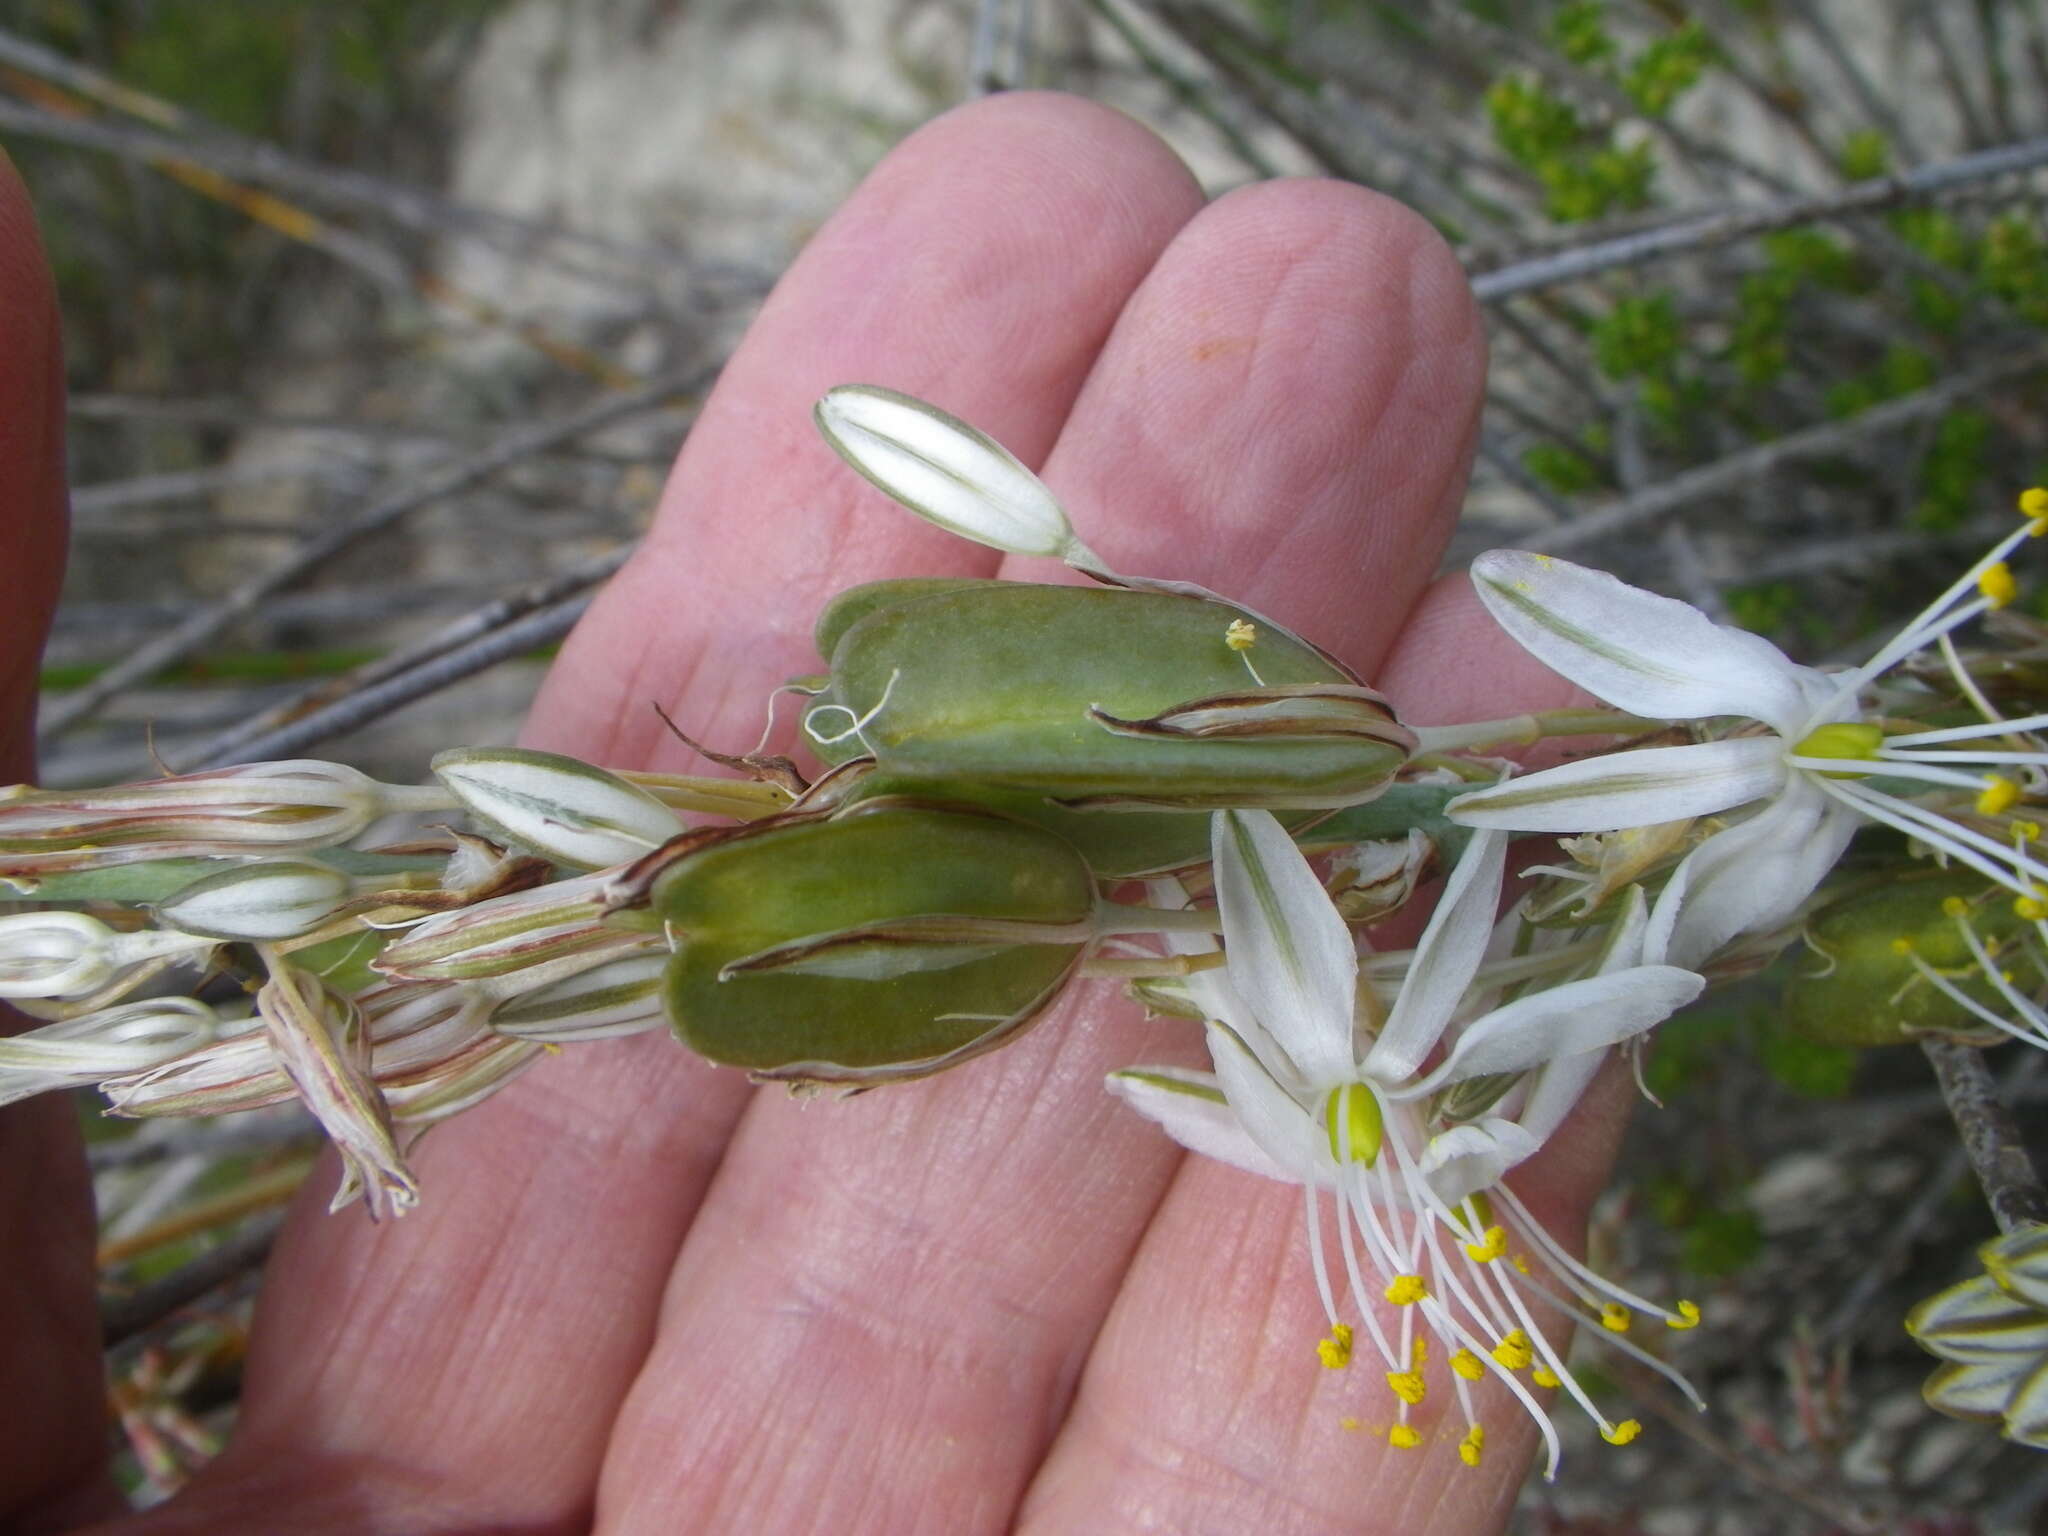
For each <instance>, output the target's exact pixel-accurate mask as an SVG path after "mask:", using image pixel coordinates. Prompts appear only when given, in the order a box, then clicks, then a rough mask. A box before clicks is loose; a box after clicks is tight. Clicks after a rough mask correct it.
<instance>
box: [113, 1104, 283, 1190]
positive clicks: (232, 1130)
mask: <svg viewBox="0 0 2048 1536" xmlns="http://www.w3.org/2000/svg"><path fill="white" fill-rule="evenodd" d="M296 1102H297V1101H294V1103H296ZM272 1115H275V1118H273V1117H272ZM272 1115H258V1116H254V1117H246V1116H237V1117H235V1118H232V1119H228V1120H221V1121H211V1120H200V1121H192V1120H185V1121H174V1120H151V1121H145V1122H144V1129H143V1130H142V1131H139V1132H137V1133H136V1134H135V1135H133V1136H125V1137H123V1138H122V1139H121V1140H119V1141H95V1142H92V1143H90V1144H89V1145H88V1146H87V1147H86V1149H85V1160H86V1164H87V1166H89V1167H90V1168H91V1169H92V1171H93V1172H94V1173H100V1172H103V1171H105V1170H107V1169H110V1168H134V1167H138V1166H140V1165H142V1164H144V1163H154V1162H162V1161H164V1160H165V1159H167V1158H173V1157H183V1156H184V1155H185V1154H186V1153H188V1152H201V1153H204V1154H205V1155H206V1156H208V1157H219V1156H224V1155H226V1154H229V1153H234V1152H274V1151H276V1150H277V1149H278V1148H279V1147H282V1146H289V1145H290V1144H291V1143H293V1142H295V1141H296V1142H311V1141H313V1140H315V1139H316V1138H317V1137H318V1136H319V1134H320V1127H319V1126H318V1125H317V1124H316V1123H315V1122H314V1121H313V1120H312V1119H311V1118H310V1117H309V1116H307V1115H305V1114H304V1113H298V1114H292V1113H289V1112H287V1113H284V1114H281V1115H277V1114H276V1112H275V1111H273V1112H272ZM151 1132H156V1133H159V1134H150V1133H151ZM165 1133H174V1134H165Z"/></svg>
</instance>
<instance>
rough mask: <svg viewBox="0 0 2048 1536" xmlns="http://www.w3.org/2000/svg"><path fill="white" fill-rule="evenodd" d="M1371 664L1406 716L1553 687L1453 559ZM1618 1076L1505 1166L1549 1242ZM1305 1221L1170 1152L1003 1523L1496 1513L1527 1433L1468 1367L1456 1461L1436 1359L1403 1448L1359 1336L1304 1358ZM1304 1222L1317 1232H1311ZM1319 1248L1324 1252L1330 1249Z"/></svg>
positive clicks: (1426, 1522) (1499, 707)
mask: <svg viewBox="0 0 2048 1536" xmlns="http://www.w3.org/2000/svg"><path fill="white" fill-rule="evenodd" d="M1376 680H1377V682H1378V683H1379V685H1380V686H1381V687H1382V688H1383V689H1384V690H1385V691H1386V692H1387V694H1388V695H1389V697H1391V698H1392V699H1393V700H1394V701H1395V704H1396V707H1397V708H1398V709H1399V710H1400V711H1401V714H1402V716H1403V718H1405V719H1409V720H1411V721H1415V722H1417V723H1423V724H1446V723H1451V722H1458V721H1467V720H1475V719H1488V718H1492V717H1496V716H1502V715H1508V714H1515V713H1520V712H1522V711H1525V710H1529V709H1532V708H1534V709H1540V708H1546V707H1550V706H1551V705H1553V704H1563V703H1566V702H1568V701H1569V700H1570V698H1571V697H1572V690H1571V689H1570V687H1569V685H1567V684H1566V683H1564V682H1563V680H1562V679H1560V678H1558V677H1557V676H1556V675H1555V674H1553V673H1551V672H1549V671H1548V670H1547V669H1546V668H1543V667H1542V666H1540V665H1539V664H1538V663H1536V662H1534V661H1533V660H1531V659H1530V658H1528V657H1527V656H1526V655H1525V654H1524V653H1523V652H1522V651H1521V650H1520V649H1519V648H1518V647H1516V646H1514V645H1513V644H1511V643H1510V642H1508V640H1507V639H1506V637H1505V636H1503V635H1502V634H1501V633H1500V632H1499V630H1498V629H1497V627H1496V626H1494V624H1493V622H1492V620H1491V619H1489V618H1488V617H1487V616H1486V613H1485V611H1484V609H1483V608H1482V607H1481V606H1480V604H1479V603H1478V601H1477V599H1476V598H1475V597H1474V596H1473V595H1472V592H1471V589H1470V586H1469V584H1468V583H1467V582H1466V581H1465V580H1464V578H1463V577H1462V576H1455V577H1448V578H1445V579H1443V580H1441V581H1438V582H1436V583H1434V584H1433V585H1432V586H1431V587H1430V588H1429V590H1428V591H1427V592H1426V593H1425V594H1424V595H1423V597H1422V599H1421V600H1420V601H1419V602H1418V603H1417V604H1416V606H1415V608H1414V610H1413V611H1412V613H1411V614H1410V615H1409V616H1408V622H1407V624H1406V625H1405V626H1404V627H1403V629H1402V632H1401V634H1400V637H1399V639H1398V640H1397V641H1396V642H1395V643H1394V645H1393V646H1392V648H1391V650H1390V652H1389V654H1388V656H1387V658H1386V661H1385V663H1384V665H1383V666H1382V667H1381V668H1380V670H1379V673H1378V675H1377V679H1376ZM1625 1089H1626V1073H1625V1072H1624V1073H1622V1074H1620V1076H1619V1077H1617V1076H1616V1074H1615V1073H1614V1072H1613V1071H1612V1070H1610V1071H1609V1072H1607V1073H1605V1074H1603V1076H1602V1077H1601V1078H1599V1079H1598V1080H1596V1082H1595V1084H1594V1086H1593V1087H1592V1088H1591V1089H1590V1090H1589V1091H1588V1093H1587V1095H1586V1102H1585V1103H1584V1104H1582V1106H1581V1108H1580V1112H1579V1113H1578V1114H1577V1115H1576V1116H1575V1117H1574V1119H1573V1120H1572V1122H1571V1123H1570V1124H1568V1125H1567V1126H1566V1127H1565V1129H1564V1130H1562V1131H1561V1132H1559V1134H1558V1135H1557V1136H1556V1137H1555V1138H1554V1139H1553V1140H1552V1141H1551V1142H1550V1143H1549V1144H1548V1145H1546V1146H1545V1147H1544V1148H1543V1150H1542V1151H1541V1152H1539V1153H1538V1154H1536V1156H1535V1157H1533V1158H1531V1159H1530V1161H1529V1163H1528V1164H1527V1165H1526V1166H1525V1167H1524V1168H1523V1169H1521V1170H1518V1171H1517V1176H1516V1177H1515V1178H1513V1179H1512V1180H1511V1181H1510V1182H1511V1183H1512V1184H1513V1185H1514V1186H1515V1187H1516V1189H1517V1190H1518V1192H1520V1193H1521V1195H1522V1196H1523V1198H1524V1199H1525V1200H1526V1201H1527V1203H1528V1205H1529V1207H1530V1210H1531V1212H1532V1213H1533V1214H1534V1215H1535V1216H1536V1217H1537V1219H1539V1220H1541V1221H1542V1222H1544V1224H1545V1226H1546V1228H1547V1229H1548V1230H1550V1231H1552V1232H1554V1233H1557V1234H1560V1235H1561V1236H1563V1237H1565V1239H1566V1241H1568V1242H1571V1241H1574V1240H1575V1237H1576V1234H1577V1233H1579V1232H1580V1231H1582V1230H1583V1226H1584V1221H1585V1214H1586V1210H1587V1207H1588V1205H1589V1203H1590V1202H1591V1199H1592V1197H1593V1195H1594V1194H1595V1193H1596V1192H1597V1191H1598V1189H1599V1188H1600V1186H1601V1185H1602V1184H1603V1183H1604V1182H1605V1180H1606V1178H1607V1177H1608V1174H1609V1172H1610V1170H1611V1168H1612V1163H1613V1158H1614V1153H1615V1149H1616V1146H1617V1144H1618V1141H1619V1136H1620V1132H1621V1128H1622V1126H1623V1125H1624V1123H1625V1121H1626V1116H1627V1109H1628V1106H1627V1097H1626V1092H1625ZM1305 1221H1306V1212H1305V1209H1304V1201H1303V1194H1302V1191H1301V1190H1300V1189H1299V1188H1297V1187H1293V1186H1284V1185H1280V1184H1276V1183H1273V1182H1271V1181H1268V1180H1263V1179H1258V1178H1255V1177H1253V1176H1251V1175H1248V1174H1244V1173H1240V1172H1238V1171H1236V1170H1234V1169H1230V1168H1226V1167H1223V1166H1221V1165H1218V1164H1215V1163H1211V1162H1207V1161H1205V1160H1203V1159H1199V1158H1190V1159H1188V1160H1187V1162H1186V1164H1185V1165H1184V1166H1183V1168H1182V1170H1181V1172H1180V1174H1179V1176H1178V1178H1177V1179H1176V1180H1175V1182H1174V1185H1173V1188H1172V1190H1171V1191H1170V1193H1169V1194H1168V1195H1167V1197H1166V1199H1165V1201H1164V1202H1163V1204H1162V1206H1161V1209H1160V1212H1159V1215H1158V1218H1157V1219H1156V1220H1155V1221H1154V1222H1153V1224H1152V1226H1151V1228H1150V1230H1149V1231H1148V1232H1147V1233H1146V1235H1145V1241H1144V1245H1143V1247H1142V1249H1141V1250H1140V1252H1139V1253H1138V1255H1137V1258H1136V1261H1135V1263H1134V1265H1133V1267H1132V1271H1131V1275H1130V1277H1129V1280H1128V1282H1127V1284H1126V1285H1125V1287H1124V1290H1123V1292H1122V1294H1121V1295H1120V1296H1119V1297H1118V1299H1117V1304H1116V1308H1115V1311H1114V1312H1113V1313H1112V1314H1111V1316H1110V1318H1109V1320H1108V1322H1107V1323H1106V1325H1105V1326H1104V1328H1103V1332H1102V1338H1101V1341H1100V1343H1099V1344H1098V1346H1097V1348H1096V1351H1095V1353H1094V1355H1093V1356H1092V1357H1091V1358H1090V1360H1089V1364H1088V1370H1087V1373H1086V1375H1085V1377H1084V1378H1083V1381H1082V1385H1081V1390H1080V1394H1079V1397H1078V1399H1077V1402H1076V1404H1075V1408H1074V1411H1073V1413H1072V1415H1071V1417H1070V1418H1069V1421H1068V1424H1067V1426H1066V1429H1065V1430H1064V1432H1063V1434H1062V1437H1061V1441H1060V1444H1059V1445H1058V1446H1057V1447H1056V1449H1055V1452H1054V1454H1053V1456H1052V1457H1051V1458H1050V1459H1049V1460H1048V1463H1047V1466H1046V1469H1045V1471H1044V1472H1043V1473H1042V1474H1041V1476H1040V1478H1039V1480H1038V1483H1037V1485H1036V1486H1035V1487H1034V1488H1033V1490H1032V1502H1031V1504H1030V1505H1029V1507H1028V1508H1027V1510H1026V1518H1025V1519H1024V1521H1023V1522H1022V1523H1021V1529H1023V1530H1026V1531H1045V1532H1058V1531H1063V1530H1066V1529H1070V1528H1071V1527H1072V1523H1073V1521H1074V1520H1075V1519H1076V1518H1078V1517H1079V1515H1080V1513H1081V1512H1082V1511H1090V1512H1092V1513H1091V1514H1090V1516H1089V1518H1091V1519H1093V1520H1095V1521H1097V1522H1099V1523H1100V1524H1101V1525H1102V1526H1104V1527H1105V1528H1116V1527H1118V1526H1119V1525H1120V1524H1121V1523H1123V1522H1126V1521H1130V1522H1135V1521H1136V1520H1137V1519H1138V1518H1139V1517H1140V1516H1141V1515H1142V1517H1143V1518H1145V1519H1150V1520H1156V1521H1158V1522H1159V1523H1160V1524H1161V1525H1162V1526H1165V1527H1168V1528H1174V1529H1182V1528H1185V1529H1187V1530H1190V1531H1195V1530H1214V1531H1219V1532H1220V1531H1235V1530H1247V1529H1258V1530H1261V1531H1272V1532H1276V1533H1279V1532H1291V1531H1300V1532H1304V1533H1308V1532H1314V1533H1317V1536H1323V1533H1331V1532H1339V1531H1366V1530H1402V1531H1408V1530H1413V1531H1416V1532H1419V1533H1428V1532H1441V1533H1445V1536H1451V1533H1456V1536H1469V1533H1472V1532H1478V1531H1486V1530H1494V1529H1498V1528H1500V1527H1501V1526H1502V1525H1504V1524H1505V1522H1506V1520H1507V1517H1508V1513H1509V1511H1510V1510H1511V1508H1512V1507H1513V1503H1514V1499H1515V1495H1516V1492H1517V1490H1518V1489H1519V1488H1520V1487H1521V1484H1522V1481H1523V1479H1524V1477H1525V1476H1526V1474H1527V1469H1528V1465H1529V1459H1530V1456H1531V1455H1532V1453H1533V1452H1534V1450H1535V1448H1536V1443H1537V1436H1536V1433H1535V1429H1534V1425H1533V1422H1532V1421H1530V1420H1529V1419H1528V1418H1527V1417H1526V1415H1525V1414H1524V1413H1523V1412H1522V1410H1521V1409H1520V1408H1519V1407H1518V1406H1517V1405H1516V1404H1515V1403H1514V1401H1513V1400H1512V1399H1511V1398H1509V1397H1508V1396H1507V1394H1506V1393H1505V1391H1504V1390H1503V1389H1501V1388H1499V1387H1497V1386H1496V1385H1494V1384H1493V1383H1491V1382H1489V1383H1487V1384H1486V1385H1485V1386H1484V1388H1483V1389H1482V1392H1481V1395H1480V1397H1479V1404H1480V1409H1479V1411H1480V1418H1481V1422H1482V1423H1483V1424H1484V1426H1485V1429H1486V1436H1487V1439H1486V1444H1485V1449H1484V1452H1483V1454H1482V1457H1481V1460H1480V1463H1479V1465H1478V1466H1477V1467H1467V1466H1466V1465H1464V1464H1463V1462H1462V1461H1461V1459H1460V1456H1459V1453H1458V1442H1459V1441H1460V1439H1461V1438H1462V1437H1463V1435H1464V1433H1465V1430H1466V1425H1465V1423H1464V1421H1463V1418H1462V1416H1461V1415H1460V1414H1459V1413H1458V1412H1457V1411H1456V1405H1455V1403H1454V1402H1453V1401H1451V1393H1450V1392H1449V1391H1448V1389H1447V1388H1446V1387H1445V1385H1444V1382H1445V1381H1446V1380H1447V1377H1446V1375H1445V1371H1444V1363H1443V1361H1442V1360H1441V1359H1439V1360H1438V1361H1437V1362H1436V1364H1435V1366H1434V1368H1433V1369H1434V1371H1435V1377H1434V1380H1435V1382H1436V1386H1435V1388H1434V1390H1433V1394H1432V1397H1431V1398H1430V1399H1426V1400H1425V1402H1424V1404H1423V1406H1422V1407H1421V1408H1420V1409H1419V1410H1418V1412H1417V1413H1416V1415H1415V1417H1414V1419H1413V1422H1414V1423H1415V1424H1416V1425H1417V1426H1418V1428H1420V1429H1421V1430H1422V1432H1423V1434H1424V1436H1425V1439H1424V1443H1423V1445H1422V1446H1421V1447H1419V1448H1417V1449H1413V1450H1402V1449H1397V1448H1395V1447H1393V1446H1391V1445H1390V1444H1389V1442H1388V1439H1387V1432H1388V1428H1389V1425H1390V1424H1391V1422H1392V1420H1393V1412H1392V1409H1393V1403H1394V1399H1393V1398H1392V1396H1391V1394H1390V1393H1389V1391H1388V1389H1387V1388H1386V1386H1384V1385H1383V1384H1382V1383H1381V1381H1380V1366H1379V1364H1378V1362H1377V1360H1376V1359H1373V1358H1368V1355H1369V1353H1370V1352H1369V1351H1368V1350H1366V1349H1365V1348H1364V1347H1363V1345H1361V1348H1360V1351H1359V1355H1358V1358H1357V1360H1356V1361H1355V1363H1354V1364H1353V1366H1352V1367H1351V1368H1350V1369H1348V1370H1344V1371H1331V1370H1326V1369H1324V1368H1323V1367H1322V1365H1321V1363H1320V1361H1319V1359H1318V1357H1317V1353H1316V1348H1315V1346H1316V1344H1317V1342H1318V1341H1319V1340H1320V1339H1321V1338H1322V1337H1323V1336H1324V1334H1325V1332H1326V1329H1327V1320H1326V1318H1325V1317H1324V1315H1323V1312H1322V1306H1321V1302H1320V1301H1319V1300H1318V1297H1317V1291H1316V1285H1315V1280H1314V1276H1313V1271H1312V1269H1311V1267H1310V1264H1309V1261H1308V1249H1307V1243H1306V1238H1305ZM1325 1237H1326V1238H1329V1239H1330V1240H1331V1241H1332V1242H1333V1243H1334V1236H1333V1234H1332V1233H1331V1232H1330V1231H1329V1230H1328V1229H1326V1230H1325ZM1331 1261H1332V1263H1333V1264H1334V1263H1336V1262H1339V1261H1338V1260H1337V1259H1336V1258H1335V1256H1334V1251H1333V1254H1332V1260H1331ZM1389 1310H1390V1311H1391V1309H1389ZM1554 1342H1556V1343H1557V1344H1558V1345H1559V1347H1560V1348H1562V1347H1564V1344H1565V1342H1566V1341H1565V1340H1564V1339H1563V1338H1562V1337H1560V1338H1558V1339H1556V1340H1555V1341H1554ZM1447 1410H1448V1411H1447Z"/></svg>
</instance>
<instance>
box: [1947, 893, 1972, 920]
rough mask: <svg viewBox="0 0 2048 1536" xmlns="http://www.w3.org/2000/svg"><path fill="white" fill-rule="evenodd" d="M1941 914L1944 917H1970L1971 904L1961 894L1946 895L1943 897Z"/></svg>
mask: <svg viewBox="0 0 2048 1536" xmlns="http://www.w3.org/2000/svg"><path fill="white" fill-rule="evenodd" d="M1941 915H1942V916H1943V917H1968V916H1969V915H1970V904H1969V903H1968V902H1967V901H1965V900H1963V898H1962V897H1960V896H1944V897H1942V898H1941Z"/></svg>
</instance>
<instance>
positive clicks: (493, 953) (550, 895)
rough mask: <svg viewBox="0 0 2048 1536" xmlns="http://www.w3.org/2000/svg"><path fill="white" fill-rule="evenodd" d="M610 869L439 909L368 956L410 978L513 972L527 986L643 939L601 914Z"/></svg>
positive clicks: (453, 978) (379, 966) (377, 964)
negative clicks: (470, 903)
mask: <svg viewBox="0 0 2048 1536" xmlns="http://www.w3.org/2000/svg"><path fill="white" fill-rule="evenodd" d="M611 878H612V875H611V872H610V871H599V872H598V873H596V874H592V875H579V876H577V877H576V878H575V879H572V880H558V881H556V882H554V883H553V884H552V885H544V886H539V887H537V888H535V889H533V890H526V891H514V892H513V893H512V894H511V895H509V896H498V897H494V898H492V899H491V900H489V901H480V902H478V903H477V904H476V905H475V906H470V907H463V908H460V909H459V910H457V911H454V912H442V913H438V914H436V915H435V916H433V917H430V918H428V919H426V921H424V922H422V923H419V924H417V925H415V926H414V927H413V928H411V929H409V930H408V931H407V932H405V933H404V934H402V935H400V936H399V937H398V938H396V939H394V940H393V941H392V942H391V943H389V944H387V945H385V946H384V949H383V951H382V952H381V953H380V954H379V955H378V956H377V958H376V959H375V960H374V961H373V962H372V964H373V965H374V966H375V967H376V969H377V970H378V971H380V972H382V973H383V974H384V975H386V976H391V977H394V978H399V979H403V980H411V981H484V980H487V979H490V978H494V977H508V976H512V975H514V974H518V975H520V976H521V977H522V978H523V982H522V984H523V985H524V986H526V987H540V986H545V985H547V984H548V983H549V982H550V981H553V980H555V979H556V978H557V977H559V976H564V975H570V974H573V973H574V972H576V971H580V970H583V969H585V968H586V967H587V966H589V965H592V964H595V963H596V960H597V958H598V957H602V956H606V955H609V954H610V952H612V951H618V950H631V949H634V948H638V947H641V946H644V945H645V944H646V943H647V942H648V941H647V936H646V935H645V934H644V933H640V932H635V931H633V930H631V929H627V928H622V927H618V926H614V925H612V924H609V923H607V922H606V921H605V902H604V891H605V888H606V886H607V885H608V883H609V882H610V880H611Z"/></svg>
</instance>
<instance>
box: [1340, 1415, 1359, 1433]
mask: <svg viewBox="0 0 2048 1536" xmlns="http://www.w3.org/2000/svg"><path fill="white" fill-rule="evenodd" d="M1337 1427H1338V1428H1339V1429H1348V1430H1350V1431H1351V1432H1352V1433H1353V1434H1356V1433H1357V1432H1358V1429H1359V1423H1358V1420H1357V1419H1356V1418H1355V1417H1353V1416H1352V1415H1351V1414H1348V1413H1347V1414H1345V1415H1344V1417H1343V1418H1341V1419H1339V1420H1338V1421H1337Z"/></svg>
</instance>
